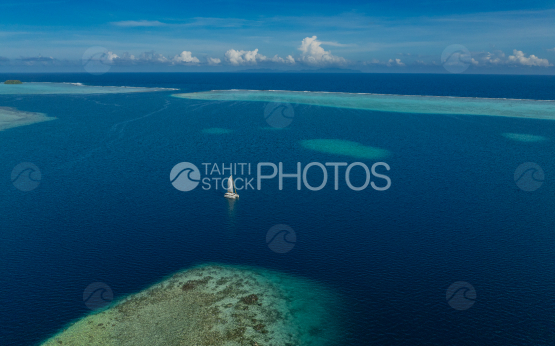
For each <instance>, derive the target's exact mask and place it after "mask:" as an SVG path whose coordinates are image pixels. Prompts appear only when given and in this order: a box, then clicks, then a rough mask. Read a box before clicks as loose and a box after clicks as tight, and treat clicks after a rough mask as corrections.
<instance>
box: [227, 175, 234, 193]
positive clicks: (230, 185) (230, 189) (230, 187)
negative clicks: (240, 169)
mask: <svg viewBox="0 0 555 346" xmlns="http://www.w3.org/2000/svg"><path fill="white" fill-rule="evenodd" d="M227 192H231V193H233V176H229V179H228V180H227Z"/></svg>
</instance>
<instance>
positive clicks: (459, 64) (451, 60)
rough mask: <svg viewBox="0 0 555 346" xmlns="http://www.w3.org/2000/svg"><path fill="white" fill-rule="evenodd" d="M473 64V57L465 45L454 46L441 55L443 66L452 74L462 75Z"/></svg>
mask: <svg viewBox="0 0 555 346" xmlns="http://www.w3.org/2000/svg"><path fill="white" fill-rule="evenodd" d="M471 63H472V56H471V55H470V52H469V51H468V49H466V47H465V46H463V45H460V44H452V45H450V46H449V47H447V48H445V50H444V51H443V53H441V64H442V65H443V68H445V69H446V70H447V71H449V72H451V73H462V72H464V71H466V69H467V68H468V66H470V64H471Z"/></svg>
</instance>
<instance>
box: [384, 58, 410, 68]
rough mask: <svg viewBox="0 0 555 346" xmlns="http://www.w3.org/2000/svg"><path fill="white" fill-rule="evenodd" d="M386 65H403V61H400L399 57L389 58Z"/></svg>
mask: <svg viewBox="0 0 555 346" xmlns="http://www.w3.org/2000/svg"><path fill="white" fill-rule="evenodd" d="M386 65H387V66H389V67H391V66H405V63H404V62H402V61H401V59H389V61H388V62H387V64H386Z"/></svg>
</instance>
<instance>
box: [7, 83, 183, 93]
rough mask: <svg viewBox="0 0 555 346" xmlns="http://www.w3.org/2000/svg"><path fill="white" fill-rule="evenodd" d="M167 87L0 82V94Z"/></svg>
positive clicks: (114, 90) (126, 90)
mask: <svg viewBox="0 0 555 346" xmlns="http://www.w3.org/2000/svg"><path fill="white" fill-rule="evenodd" d="M168 90H176V89H168V88H139V87H120V86H91V85H83V84H81V83H23V84H0V95H41V94H45V95H47V94H122V93H135V92H152V91H168Z"/></svg>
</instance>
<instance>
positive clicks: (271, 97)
mask: <svg viewBox="0 0 555 346" xmlns="http://www.w3.org/2000/svg"><path fill="white" fill-rule="evenodd" d="M173 96H175V97H180V98H185V99H193V100H214V101H259V102H287V103H297V104H306V105H314V106H324V107H337V108H352V109H363V110H371V111H381V112H399V113H423V114H451V115H464V114H466V115H491V116H507V117H519V118H534V119H549V120H555V101H553V100H538V101H536V100H515V99H486V98H472V97H448V96H417V95H383V94H353V93H336V92H312V91H311V92H308V91H280V90H213V91H207V92H195V93H185V94H174V95H173Z"/></svg>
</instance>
